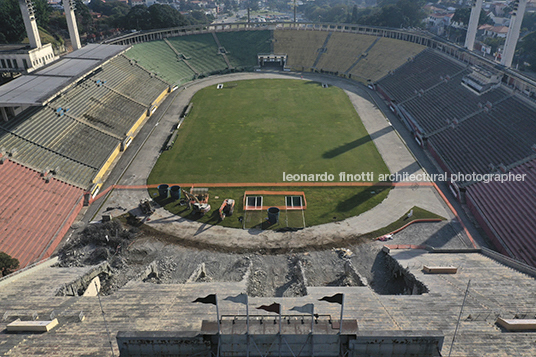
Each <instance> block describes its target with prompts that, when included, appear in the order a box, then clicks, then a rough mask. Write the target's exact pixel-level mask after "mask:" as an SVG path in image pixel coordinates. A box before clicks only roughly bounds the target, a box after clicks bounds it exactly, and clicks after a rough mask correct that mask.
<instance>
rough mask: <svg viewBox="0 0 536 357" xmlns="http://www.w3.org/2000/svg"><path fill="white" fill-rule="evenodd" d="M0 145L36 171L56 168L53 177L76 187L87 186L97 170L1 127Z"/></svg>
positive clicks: (18, 160)
mask: <svg viewBox="0 0 536 357" xmlns="http://www.w3.org/2000/svg"><path fill="white" fill-rule="evenodd" d="M0 147H2V148H5V149H6V151H8V152H12V151H13V150H15V151H16V154H15V156H14V157H13V160H14V161H16V162H19V163H22V164H23V165H24V166H27V167H30V168H32V169H35V170H37V171H42V170H45V169H49V170H56V168H58V171H57V172H56V174H55V175H54V177H56V178H59V179H60V180H62V181H65V182H68V183H71V184H73V185H76V186H78V187H87V186H88V185H89V184H90V183H91V179H92V178H93V177H94V176H95V175H96V173H97V171H98V170H97V169H95V168H94V167H90V166H87V165H84V164H82V163H80V162H77V161H75V160H73V159H71V158H69V157H67V156H64V155H60V154H59V153H57V152H54V151H51V150H48V149H47V148H44V147H42V146H39V145H37V144H35V143H32V142H30V141H28V140H26V139H23V138H21V137H19V136H16V135H14V134H11V133H9V132H7V131H4V130H3V129H1V128H0Z"/></svg>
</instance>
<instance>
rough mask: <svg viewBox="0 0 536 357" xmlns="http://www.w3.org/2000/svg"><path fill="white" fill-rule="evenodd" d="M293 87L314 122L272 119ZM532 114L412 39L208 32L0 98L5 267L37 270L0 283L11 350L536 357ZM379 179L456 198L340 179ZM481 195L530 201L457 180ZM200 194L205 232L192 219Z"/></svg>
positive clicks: (466, 63)
mask: <svg viewBox="0 0 536 357" xmlns="http://www.w3.org/2000/svg"><path fill="white" fill-rule="evenodd" d="M248 85H249V86H254V87H253V88H255V90H252V89H251V87H247V86H248ZM255 86H256V87H255ZM276 86H281V87H280V88H279V87H278V89H277V91H275V92H278V93H280V92H283V93H286V94H285V95H284V96H282V97H275V98H274V100H275V101H276V102H277V103H282V102H283V101H284V99H288V100H289V101H291V102H292V101H294V102H298V103H299V104H298V105H295V107H296V108H297V109H296V110H297V111H298V112H299V113H297V114H293V115H292V118H295V117H297V116H298V114H303V118H302V119H295V120H296V121H295V122H293V121H291V119H290V118H286V117H285V120H284V121H281V122H278V121H277V120H273V119H270V118H272V117H274V116H275V115H277V116H278V117H279V116H281V117H283V114H281V113H275V114H274V113H269V112H267V111H268V110H269V109H270V108H273V107H276V105H273V104H272V105H268V104H266V105H265V103H262V104H261V103H260V102H259V101H262V100H264V101H265V102H266V103H269V100H270V97H269V92H268V91H269V90H270V87H272V89H273V87H276ZM241 88H244V92H240V90H241ZM284 88H287V89H288V88H290V89H289V90H288V92H284V90H285V89H284ZM251 92H257V94H258V95H259V96H258V97H255V98H254V100H255V101H257V102H254V105H252V106H251V107H244V106H237V105H235V107H237V108H231V107H233V105H231V106H230V108H226V109H225V110H222V108H223V106H224V105H225V103H236V100H238V99H236V98H241V97H246V94H247V93H251ZM291 92H293V94H292V95H299V94H302V95H303V94H306V95H304V97H308V98H312V99H313V100H311V103H308V102H307V101H306V99H303V98H302V99H299V100H298V99H295V98H299V97H293V96H291V94H289V93H291ZM535 92H536V83H535V82H534V81H533V80H531V79H529V78H527V77H524V76H523V75H522V74H520V73H518V72H516V71H514V70H511V69H510V68H508V67H504V66H499V65H497V64H495V63H493V62H490V61H488V60H486V59H484V58H481V57H479V56H477V55H474V54H473V53H471V52H470V51H468V50H466V49H463V48H460V47H458V46H456V45H453V44H449V43H446V42H443V41H441V40H439V39H436V38H433V37H431V36H430V35H428V34H426V33H421V32H419V31H414V30H393V29H382V28H374V27H366V26H357V25H345V24H316V23H315V24H312V23H311V24H309V23H269V24H262V25H255V26H251V25H250V24H221V25H208V26H207V25H203V26H190V27H185V28H177V29H165V30H158V31H151V32H142V33H133V34H129V35H126V36H124V37H120V38H116V39H114V40H112V41H109V43H106V44H93V45H86V46H85V47H81V48H79V49H75V51H73V52H71V53H70V54H68V55H65V56H63V57H61V58H60V59H58V60H56V61H54V62H52V63H50V64H47V65H45V66H43V67H42V68H40V69H36V70H34V71H32V72H31V73H27V74H24V75H22V76H20V77H18V78H16V79H14V80H12V81H10V82H9V83H7V84H5V85H3V86H1V87H0V107H2V115H3V121H2V122H1V123H0V148H1V153H0V155H1V157H0V160H1V161H0V163H1V164H0V173H1V174H0V182H1V184H2V188H3V189H2V191H3V192H2V195H1V196H0V200H1V203H2V204H1V206H0V207H1V211H0V222H2V224H1V226H0V228H1V230H2V235H1V238H0V250H1V251H3V252H6V253H8V254H9V255H11V256H13V257H15V258H17V259H18V260H19V262H20V267H21V268H22V269H20V270H19V271H17V272H15V273H14V274H11V275H9V276H7V277H5V278H3V279H1V280H0V286H1V289H0V295H1V296H2V300H1V303H0V304H1V305H0V306H1V307H2V311H3V319H2V321H1V324H2V329H3V332H2V343H1V344H0V351H1V353H2V354H5V355H21V356H22V355H35V354H45V355H50V356H53V355H65V354H69V355H110V354H111V355H114V354H120V355H125V356H128V355H180V356H194V355H199V356H211V355H214V356H220V355H221V356H246V355H248V356H249V355H251V356H298V355H302V356H303V355H307V356H339V355H341V356H342V355H346V356H361V355H374V356H376V355H381V356H441V355H451V356H481V355H506V354H510V355H516V356H518V355H519V356H532V355H534V354H535V349H536V347H535V346H534V335H533V334H534V331H535V330H536V322H535V319H536V311H535V309H534V304H533V299H534V294H535V292H536V291H535V284H534V278H535V277H536V268H535V266H536V243H535V241H534V235H535V233H536V226H535V224H534V222H536V219H535V218H536V208H535V206H534V198H535V196H536V173H535V172H534V169H533V167H534V164H535V163H536V143H535V142H534V138H535V137H536V122H535V121H536V103H535V102H534V93H535ZM204 93H208V94H207V98H208V99H207V101H205V102H202V101H198V100H199V99H200V98H201V97H202V96H203V95H204ZM229 93H231V94H229ZM234 93H236V94H234ZM225 95H235V96H236V98H235V99H233V100H229V99H226V100H224V101H222V102H221V103H220V102H217V101H216V99H215V98H218V97H217V96H225ZM330 96H332V97H330ZM326 98H329V100H328V99H326ZM337 98H342V99H340V100H341V101H342V102H341V103H338V102H335V103H337V104H335V105H334V104H333V103H334V101H336V100H339V99H337ZM245 99H246V100H245V104H244V105H248V103H249V105H251V100H250V101H248V100H247V99H248V98H245ZM192 103H193V105H192ZM207 103H208V104H207ZM216 103H217V104H216ZM303 103H308V104H307V105H303ZM264 105H265V106H264ZM315 105H318V108H317V107H315ZM255 107H260V109H261V110H260V111H261V112H262V113H259V114H255V115H252V116H254V117H255V118H257V119H258V120H257V121H255V123H254V127H255V128H257V129H259V128H260V129H259V130H260V132H261V135H260V136H259V139H258V140H261V141H262V140H263V138H264V137H267V136H270V135H271V134H273V135H272V136H275V137H277V136H282V138H277V139H281V140H279V141H277V140H275V139H274V140H273V141H268V142H267V143H266V146H263V145H262V142H261V143H260V144H258V145H251V146H247V144H248V143H256V141H255V140H256V138H255V136H254V134H251V135H252V137H250V138H249V139H248V140H246V139H247V138H248V135H250V134H249V133H253V131H252V130H253V129H251V128H250V127H248V128H245V129H240V128H235V127H234V126H233V125H234V122H233V121H232V120H233V118H235V119H236V121H239V120H242V119H241V117H240V116H241V115H242V114H243V115H244V117H248V115H247V113H251V112H252V111H253V110H254V109H255ZM340 108H347V109H348V110H347V111H344V112H341V113H338V112H337V110H339V109H340ZM231 110H235V111H234V112H231ZM292 110H294V107H289V108H287V109H286V111H288V112H292ZM322 110H326V112H327V113H328V115H331V116H330V117H327V118H326V117H322V116H321V112H322ZM227 112H228V113H229V115H230V117H226V116H225V115H224V113H227ZM244 112H245V113H244ZM263 113H264V114H265V115H266V116H267V117H266V118H265V117H263V116H262V115H264V114H263ZM315 113H316V114H315ZM314 115H318V121H317V122H315V121H314V120H316V118H314V119H313V118H312V116H314ZM337 115H339V116H340V118H338V117H337ZM203 118H209V119H210V120H208V119H207V121H206V122H202V120H205V119H203ZM230 118H231V119H230ZM244 120H245V119H244ZM299 120H302V121H299ZM309 122H310V124H311V125H310V126H307V124H308V123H309ZM348 123H350V124H351V128H349V127H346V126H345V125H349V124H348ZM313 124H314V125H313ZM322 125H324V126H325V127H323V126H322ZM280 126H281V127H282V128H279V127H280ZM358 127H362V129H363V130H364V132H363V133H364V134H361V133H360V134H356V132H355V131H357V130H361V129H359V128H358ZM229 128H231V129H232V130H231V129H229ZM307 128H308V129H307ZM311 128H312V129H311ZM315 128H316V130H315ZM279 129H281V131H280V130H279ZM227 130H231V131H227ZM240 130H243V132H242V131H240ZM283 132H288V133H289V137H284V136H283V134H282V133H283ZM319 132H320V133H321V134H324V136H327V138H322V137H315V136H314V135H315V134H318V133H319ZM349 133H350V134H351V135H348V134H349ZM233 135H235V136H233ZM225 138H227V139H228V141H225V142H223V143H222V142H221V141H222V140H224V139H225ZM218 143H220V144H224V145H222V146H221V147H218V146H217V144H218ZM285 143H290V144H289V146H288V147H285ZM312 143H315V145H313V144H312ZM242 145H245V146H242ZM315 147H318V150H317V151H315ZM276 148H278V149H276ZM279 148H281V150H280V151H278V150H279ZM241 152H245V153H247V154H249V155H250V156H248V157H247V158H245V159H243V160H240V159H239V157H238V155H240V154H241ZM307 154H310V155H312V156H311V158H308V157H307V156H304V155H307ZM173 155H175V156H173ZM209 155H210V156H209ZM315 155H316V156H318V157H319V158H321V159H323V160H320V159H319V161H318V165H317V166H315V167H316V168H315V169H311V168H308V167H307V166H305V168H303V171H300V172H299V171H298V168H297V165H299V164H300V162H299V160H300V158H303V160H302V161H304V162H303V164H307V163H308V162H314V160H315V157H316V156H315ZM367 155H371V159H366V157H367ZM212 156H214V158H215V160H214V161H217V162H220V163H221V162H224V164H222V165H220V166H218V165H216V164H214V163H211V162H210V160H211V159H212ZM256 158H258V159H256ZM180 160H183V161H180ZM225 160H228V161H227V162H225ZM263 160H264V161H263ZM284 160H289V161H288V162H287V164H286V166H285V161H284ZM292 160H297V162H294V161H292ZM337 160H339V161H337ZM367 162H368V163H370V164H371V165H376V166H370V167H368V166H363V165H367ZM268 163H269V165H268ZM241 165H242V166H244V167H245V168H244V169H243V170H242V166H241ZM321 165H327V166H321ZM352 165H353V166H352ZM364 167H365V168H364ZM263 168H264V169H265V171H262V172H260V171H259V170H262V169H263ZM226 169H228V171H225V170H226ZM316 169H318V171H314V170H316ZM166 170H167V171H166ZM367 171H369V172H374V173H375V174H376V175H375V176H377V175H379V174H380V173H383V174H386V175H389V174H391V175H392V174H395V173H398V174H400V176H402V177H409V176H411V175H419V177H421V178H423V177H424V178H426V177H430V175H436V176H435V177H439V176H440V175H446V176H445V177H448V180H444V181H433V180H432V181H431V180H428V179H423V180H419V181H414V180H411V179H402V180H399V181H398V180H397V181H391V180H389V181H385V182H378V181H376V180H372V181H373V182H365V180H355V181H352V180H349V179H344V180H343V179H341V177H342V178H346V177H348V176H346V174H350V175H356V174H358V173H361V172H367ZM282 172H287V173H290V174H292V175H294V174H301V173H302V172H303V173H304V174H306V175H316V174H319V175H322V174H326V175H327V174H332V175H333V180H329V179H327V180H322V179H320V180H318V179H316V176H315V180H313V181H311V182H307V183H305V182H283V178H284V177H285V176H284V175H283V177H282V176H281V174H282ZM237 173H240V174H241V175H235V174H237ZM341 173H342V175H340V174H341ZM166 175H168V176H166ZM248 175H249V176H248ZM478 175H480V176H478ZM486 175H498V176H501V177H502V175H511V176H508V177H514V178H516V177H520V178H521V177H522V178H523V179H522V180H521V179H519V180H517V179H516V180H508V182H500V181H491V182H485V180H482V181H475V180H472V179H471V180H465V179H463V180H452V179H451V178H452V177H458V178H465V177H470V178H473V177H488V176H486ZM298 176H299V175H298ZM175 178H177V179H175ZM287 181H288V180H287ZM300 181H301V180H300ZM326 181H330V182H326ZM169 187H171V190H169V189H168V188H169ZM173 187H175V190H174V191H173ZM177 187H179V188H178V189H177ZM188 189H190V191H188ZM195 189H199V190H202V191H199V192H202V193H204V194H206V193H207V192H208V196H209V197H210V198H208V196H207V199H209V201H208V203H211V204H212V205H213V207H212V208H210V210H208V211H207V213H208V214H205V215H200V214H199V215H194V214H193V213H192V211H191V210H190V209H189V208H188V209H186V207H185V206H184V205H180V204H178V202H179V201H180V199H181V198H180V197H181V193H182V194H184V195H188V194H189V195H193V194H195V193H196V192H197V191H195ZM207 190H208V191H207ZM177 191H178V196H175V197H173V196H172V195H171V192H175V194H176V195H177V193H176V192H177ZM279 196H284V197H286V200H282V199H280V198H281V197H279ZM259 197H260V198H259ZM187 198H188V199H187V200H186V201H190V196H187ZM227 198H232V199H233V200H234V201H235V202H236V206H235V212H234V213H233V215H229V217H227V218H226V219H225V220H223V221H220V220H218V217H217V214H218V208H219V207H220V204H221V202H222V201H223V200H224V199H227ZM183 200H184V199H183ZM195 200H196V201H198V199H197V198H196V199H195ZM332 201H333V202H332ZM144 202H148V206H147V205H145V204H144ZM197 203H198V204H200V205H201V207H203V206H202V204H203V202H201V203H199V202H197ZM272 207H274V208H277V209H278V210H277V212H278V215H277V219H276V220H275V221H272V220H273V219H274V216H273V215H272V216H270V215H269V213H270V211H269V209H271V208H272ZM147 210H148V211H149V212H147ZM153 211H154V212H153ZM267 211H268V212H267ZM101 220H102V221H103V222H102V223H101V222H95V221H101ZM106 220H112V222H108V223H105V222H104V221H106ZM377 238H380V239H377ZM386 240H389V242H385V241H386ZM391 240H392V241H391ZM225 297H227V298H225ZM195 300H198V302H200V303H202V304H194V303H192V302H193V301H195ZM319 300H320V301H319ZM270 304H272V305H270ZM209 305H216V306H215V309H214V308H213V306H209ZM305 306H308V307H307V308H305ZM311 306H312V308H310V307H311ZM256 307H257V309H255V308H256ZM343 307H344V311H343ZM258 309H260V310H261V311H259V310H258ZM250 311H251V314H250ZM253 311H254V312H253ZM274 313H275V314H274ZM300 313H301V314H300ZM315 313H316V314H315ZM339 313H340V316H339Z"/></svg>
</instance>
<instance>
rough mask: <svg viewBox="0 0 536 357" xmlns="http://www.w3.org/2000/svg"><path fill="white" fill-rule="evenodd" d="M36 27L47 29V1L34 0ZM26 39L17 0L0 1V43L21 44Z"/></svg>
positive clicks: (48, 14)
mask: <svg viewBox="0 0 536 357" xmlns="http://www.w3.org/2000/svg"><path fill="white" fill-rule="evenodd" d="M33 3H34V8H35V18H36V20H37V25H38V26H40V27H43V28H47V26H48V21H49V16H50V12H51V9H50V6H49V5H48V3H47V0H34V1H33ZM25 37H26V29H25V27H24V22H23V21H22V13H21V12H20V7H19V2H18V1H17V0H0V42H3V43H14V42H15V43H16V42H22V40H23V39H24V38H25Z"/></svg>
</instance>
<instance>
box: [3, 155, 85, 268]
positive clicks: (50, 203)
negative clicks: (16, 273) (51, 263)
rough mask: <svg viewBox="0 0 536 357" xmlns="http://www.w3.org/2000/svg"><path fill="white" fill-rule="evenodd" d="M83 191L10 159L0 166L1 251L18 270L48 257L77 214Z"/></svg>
mask: <svg viewBox="0 0 536 357" xmlns="http://www.w3.org/2000/svg"><path fill="white" fill-rule="evenodd" d="M82 194H83V190H81V189H80V188H78V187H75V186H72V185H69V184H66V183H63V182H61V181H59V180H56V179H53V178H51V179H50V180H49V182H48V183H46V181H45V180H44V179H43V177H41V174H40V173H38V172H36V171H34V170H31V169H29V168H26V167H24V166H22V165H19V164H17V163H14V162H12V161H10V160H6V161H4V163H3V164H0V251H2V252H5V253H7V254H9V255H11V256H12V257H14V258H17V259H18V260H19V262H20V267H21V268H23V267H25V266H27V265H28V264H31V263H33V262H36V261H38V260H40V259H44V258H47V257H49V256H50V255H51V254H52V252H53V251H54V249H55V248H56V246H57V245H58V244H59V242H60V241H61V238H63V235H64V234H65V233H66V231H67V228H68V227H69V226H70V224H71V223H72V222H73V221H74V218H76V215H77V214H78V213H79V212H80V208H81V197H82Z"/></svg>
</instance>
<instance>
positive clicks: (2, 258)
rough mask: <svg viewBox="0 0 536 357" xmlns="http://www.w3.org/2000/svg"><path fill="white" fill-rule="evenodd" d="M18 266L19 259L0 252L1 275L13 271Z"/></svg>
mask: <svg viewBox="0 0 536 357" xmlns="http://www.w3.org/2000/svg"><path fill="white" fill-rule="evenodd" d="M18 268H19V260H18V259H16V258H12V257H11V256H10V255H9V254H6V253H4V252H0V271H1V272H2V276H6V275H8V274H11V273H13V272H14V271H15V270H17V269H18Z"/></svg>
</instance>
